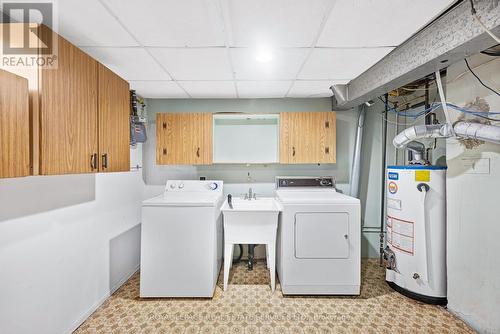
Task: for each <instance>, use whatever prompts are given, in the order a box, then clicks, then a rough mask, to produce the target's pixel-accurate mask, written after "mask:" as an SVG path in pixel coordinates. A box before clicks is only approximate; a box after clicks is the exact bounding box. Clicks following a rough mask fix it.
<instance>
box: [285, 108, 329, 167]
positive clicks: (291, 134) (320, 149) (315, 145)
mask: <svg viewBox="0 0 500 334" xmlns="http://www.w3.org/2000/svg"><path fill="white" fill-rule="evenodd" d="M335 135H336V119H335V113H334V112H283V113H281V114H280V163H284V164H305V163H335V162H336V137H335Z"/></svg>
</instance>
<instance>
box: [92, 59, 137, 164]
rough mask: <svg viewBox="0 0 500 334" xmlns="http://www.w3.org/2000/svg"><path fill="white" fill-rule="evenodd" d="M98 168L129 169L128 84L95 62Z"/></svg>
mask: <svg viewBox="0 0 500 334" xmlns="http://www.w3.org/2000/svg"><path fill="white" fill-rule="evenodd" d="M98 68H99V71H98V78H99V85H98V95H99V99H98V101H99V103H98V114H99V171H101V172H119V171H128V170H130V122H129V115H130V96H129V84H128V83H127V82H126V81H125V80H123V79H122V78H120V77H119V76H117V75H116V74H115V73H113V72H112V71H111V70H109V69H108V68H106V67H105V66H103V65H101V64H99V65H98Z"/></svg>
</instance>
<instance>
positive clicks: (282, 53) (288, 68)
mask: <svg viewBox="0 0 500 334" xmlns="http://www.w3.org/2000/svg"><path fill="white" fill-rule="evenodd" d="M308 52H309V49H306V48H278V49H274V50H272V49H271V50H269V53H270V55H271V56H272V60H271V61H269V62H259V61H257V59H256V58H257V56H258V54H259V50H257V49H254V48H235V49H230V54H231V59H232V62H233V68H234V72H235V75H236V79H237V80H291V79H295V77H296V76H297V73H298V71H299V69H300V66H301V65H302V63H303V62H304V60H305V59H306V57H307V54H308Z"/></svg>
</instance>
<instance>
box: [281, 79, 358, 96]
mask: <svg viewBox="0 0 500 334" xmlns="http://www.w3.org/2000/svg"><path fill="white" fill-rule="evenodd" d="M348 82H349V80H316V81H309V80H307V81H306V80H304V81H302V80H297V81H295V82H294V84H293V86H292V88H291V89H290V92H288V95H287V97H311V98H315V97H330V96H332V91H331V90H330V86H331V85H334V84H346V83H348Z"/></svg>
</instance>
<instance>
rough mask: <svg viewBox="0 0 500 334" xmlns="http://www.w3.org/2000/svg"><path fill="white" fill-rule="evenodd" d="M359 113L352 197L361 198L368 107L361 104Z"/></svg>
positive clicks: (353, 165)
mask: <svg viewBox="0 0 500 334" xmlns="http://www.w3.org/2000/svg"><path fill="white" fill-rule="evenodd" d="M358 108H359V113H358V127H357V128H356V141H355V143H354V155H353V158H352V169H351V180H350V182H349V183H350V184H351V191H350V194H349V195H351V196H352V197H356V198H359V185H360V183H361V182H360V180H361V146H362V145H363V130H364V125H365V116H366V107H365V105H364V104H362V105H360V106H359V107H358Z"/></svg>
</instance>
